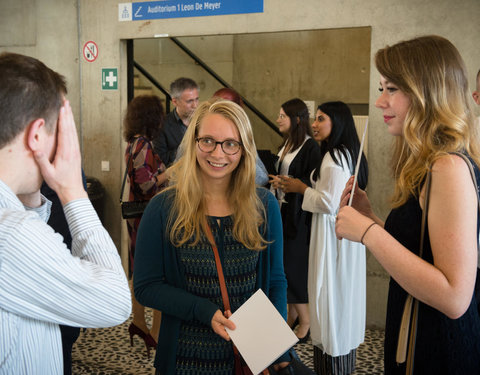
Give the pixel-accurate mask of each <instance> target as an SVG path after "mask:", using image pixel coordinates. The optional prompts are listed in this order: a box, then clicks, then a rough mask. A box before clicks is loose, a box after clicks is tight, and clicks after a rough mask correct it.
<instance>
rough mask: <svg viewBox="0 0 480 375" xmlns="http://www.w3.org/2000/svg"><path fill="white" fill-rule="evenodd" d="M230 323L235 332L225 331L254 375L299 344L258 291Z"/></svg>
mask: <svg viewBox="0 0 480 375" xmlns="http://www.w3.org/2000/svg"><path fill="white" fill-rule="evenodd" d="M230 320H232V321H233V322H234V323H235V325H236V329H235V330H233V331H232V330H230V329H228V328H227V332H228V334H229V335H230V337H231V339H232V341H233V343H234V344H235V345H236V347H237V348H238V351H239V352H240V354H241V355H242V357H243V359H244V360H245V362H246V363H247V365H248V367H249V368H250V370H251V371H252V372H253V373H254V374H258V373H260V372H262V371H263V370H265V369H266V368H267V367H268V366H270V365H271V364H272V363H273V361H275V360H276V359H277V358H278V357H280V356H281V355H282V354H283V353H285V352H286V351H287V350H288V349H290V348H291V347H292V346H293V345H295V343H296V342H297V341H298V337H297V336H296V335H295V333H293V331H292V330H291V329H290V327H289V326H288V324H287V322H285V320H283V318H282V316H281V315H280V313H279V312H278V311H277V309H276V308H275V306H273V304H272V303H271V302H270V300H269V299H268V298H267V296H266V295H265V293H263V291H262V290H261V289H259V290H257V291H256V292H255V293H254V294H253V295H252V296H251V297H250V298H249V299H248V301H247V302H245V303H244V304H243V305H242V306H240V308H239V309H238V310H237V311H235V313H234V314H233V315H232V316H231V317H230Z"/></svg>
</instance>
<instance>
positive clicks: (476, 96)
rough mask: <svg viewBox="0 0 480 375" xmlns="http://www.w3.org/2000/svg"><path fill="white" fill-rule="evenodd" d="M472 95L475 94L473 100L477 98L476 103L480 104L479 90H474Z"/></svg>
mask: <svg viewBox="0 0 480 375" xmlns="http://www.w3.org/2000/svg"><path fill="white" fill-rule="evenodd" d="M472 96H473V100H475V103H477V104H478V105H480V93H479V92H478V91H474V92H473V93H472Z"/></svg>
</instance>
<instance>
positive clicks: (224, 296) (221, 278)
mask: <svg viewBox="0 0 480 375" xmlns="http://www.w3.org/2000/svg"><path fill="white" fill-rule="evenodd" d="M206 228H207V233H206V235H207V239H208V242H210V245H211V246H212V249H213V255H214V256H215V265H216V266H217V273H218V280H219V281H220V292H221V294H222V300H223V308H224V310H225V311H227V310H230V311H231V308H230V301H229V300H228V293H227V285H226V284H225V277H224V275H223V268H222V263H221V262H220V256H219V254H218V249H217V245H216V243H215V238H214V237H213V233H212V229H211V228H210V225H209V224H208V221H206ZM232 345H233V343H232ZM233 352H234V354H235V361H237V360H240V358H241V356H240V352H239V351H238V349H237V347H236V346H235V345H233ZM237 367H238V366H237V364H236V369H237ZM240 367H242V366H240ZM238 370H240V368H238ZM236 371H237V370H236ZM241 372H242V373H243V374H252V372H251V371H250V369H248V371H247V370H245V369H244V368H242V369H241ZM236 373H237V372H236ZM261 374H263V375H268V374H269V372H268V369H265V370H263V371H262V372H261Z"/></svg>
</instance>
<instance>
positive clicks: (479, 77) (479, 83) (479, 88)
mask: <svg viewBox="0 0 480 375" xmlns="http://www.w3.org/2000/svg"><path fill="white" fill-rule="evenodd" d="M477 91H480V69H479V70H478V73H477Z"/></svg>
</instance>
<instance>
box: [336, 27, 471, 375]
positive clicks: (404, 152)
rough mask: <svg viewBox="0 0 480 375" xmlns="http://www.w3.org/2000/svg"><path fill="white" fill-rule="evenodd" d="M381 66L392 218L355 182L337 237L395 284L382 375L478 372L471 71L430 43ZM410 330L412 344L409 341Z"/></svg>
mask: <svg viewBox="0 0 480 375" xmlns="http://www.w3.org/2000/svg"><path fill="white" fill-rule="evenodd" d="M375 65H376V67H377V69H378V71H379V73H380V77H379V78H380V87H379V91H380V93H379V96H378V99H377V101H376V102H375V106H376V107H378V108H379V109H380V110H381V111H382V112H383V119H384V122H385V124H386V129H387V131H388V132H389V133H390V134H391V135H393V136H394V137H395V147H394V153H393V158H392V167H393V168H392V170H393V176H394V187H395V190H394V194H393V197H392V201H391V205H392V211H391V212H390V214H389V215H388V217H387V220H386V221H385V222H383V220H381V219H380V218H379V217H378V216H377V215H376V214H375V213H374V212H373V210H372V207H371V205H370V202H369V200H368V198H367V195H366V193H365V192H364V191H363V190H361V189H360V188H358V187H357V186H355V187H353V182H352V181H351V180H349V182H348V183H347V185H346V187H345V190H344V192H343V195H342V201H341V208H340V210H339V213H338V216H337V217H338V220H337V224H336V233H337V235H338V237H340V238H344V239H343V240H342V241H344V240H345V239H349V240H351V241H357V242H362V243H363V244H365V246H366V247H367V248H368V250H369V251H370V252H371V254H372V255H373V256H374V257H375V258H376V259H377V260H378V262H379V263H380V264H381V265H382V266H383V267H384V268H385V270H386V271H387V272H388V273H389V274H390V276H391V279H390V286H389V292H388V303H387V320H386V323H385V353H384V361H385V374H387V375H391V374H402V375H403V374H405V373H406V371H409V370H411V369H412V368H413V370H414V373H415V374H448V375H452V374H459V375H460V374H480V317H479V315H478V311H477V300H476V298H475V294H474V291H475V278H476V276H477V258H478V254H477V250H478V204H477V203H478V191H476V189H475V186H474V181H475V179H474V178H473V179H472V177H473V176H472V174H476V175H477V176H478V175H479V170H478V167H477V166H478V165H479V163H480V149H479V145H480V139H479V132H478V128H477V127H475V124H474V117H473V111H472V108H471V104H470V101H471V97H470V90H469V88H468V80H467V72H466V69H465V64H464V62H463V59H462V57H461V56H460V53H459V52H458V50H457V49H456V48H455V46H454V45H453V44H452V43H451V42H450V41H448V40H447V39H445V38H442V37H440V36H435V35H431V36H424V37H419V38H415V39H411V40H407V41H403V42H400V43H397V44H395V45H393V46H387V47H385V48H382V49H380V50H379V51H377V53H376V54H375ZM466 158H469V159H470V162H472V163H471V164H473V168H472V169H473V171H474V173H473V171H471V169H470V167H471V166H469V165H468V164H469V163H467V162H466ZM353 189H354V196H353V201H352V206H347V204H346V203H347V202H348V200H349V198H350V194H351V193H352V190H353ZM427 197H428V200H427ZM422 232H423V234H422ZM422 240H423V241H422ZM412 298H413V299H414V300H413V301H412ZM407 302H408V303H407ZM412 305H413V306H414V307H413V312H412V308H411V306H412ZM409 316H411V324H409V323H410V322H409V320H410V319H409V318H408V317H409ZM402 323H406V324H402ZM403 327H405V328H406V329H401V328H403ZM408 327H413V329H412V330H411V331H410V332H412V334H413V335H412V336H410V338H409V337H407V335H403V334H402V333H403V332H405V333H407V334H408V333H409V328H408ZM414 337H415V338H414ZM402 343H403V344H402ZM400 344H402V345H400ZM412 344H413V345H412ZM406 353H408V354H406ZM407 364H408V365H407ZM409 373H411V372H409Z"/></svg>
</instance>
